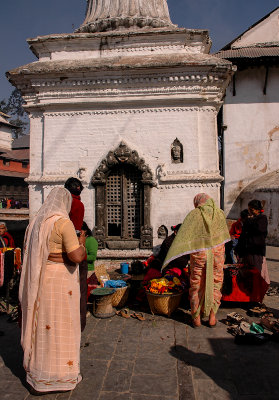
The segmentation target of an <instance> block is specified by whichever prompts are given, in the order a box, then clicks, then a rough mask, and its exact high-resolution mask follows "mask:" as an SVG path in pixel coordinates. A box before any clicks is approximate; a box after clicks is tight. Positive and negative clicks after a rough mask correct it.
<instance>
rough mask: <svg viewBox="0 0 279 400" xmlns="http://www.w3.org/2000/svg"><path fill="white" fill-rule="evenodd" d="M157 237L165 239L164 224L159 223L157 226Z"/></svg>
mask: <svg viewBox="0 0 279 400" xmlns="http://www.w3.org/2000/svg"><path fill="white" fill-rule="evenodd" d="M157 233H158V239H166V237H167V236H168V228H167V227H166V226H165V225H161V226H159V228H158V232H157Z"/></svg>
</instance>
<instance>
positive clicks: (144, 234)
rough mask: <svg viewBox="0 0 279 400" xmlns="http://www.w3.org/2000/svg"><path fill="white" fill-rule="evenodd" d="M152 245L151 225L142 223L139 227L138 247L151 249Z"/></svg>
mask: <svg viewBox="0 0 279 400" xmlns="http://www.w3.org/2000/svg"><path fill="white" fill-rule="evenodd" d="M152 247H153V229H152V227H151V226H148V225H144V226H142V227H141V235H140V248H141V249H152Z"/></svg>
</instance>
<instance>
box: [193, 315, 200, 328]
mask: <svg viewBox="0 0 279 400" xmlns="http://www.w3.org/2000/svg"><path fill="white" fill-rule="evenodd" d="M200 326H201V317H200V316H198V317H197V318H194V319H193V327H194V328H198V327H200Z"/></svg>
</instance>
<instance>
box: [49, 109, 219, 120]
mask: <svg viewBox="0 0 279 400" xmlns="http://www.w3.org/2000/svg"><path fill="white" fill-rule="evenodd" d="M191 111H202V112H213V113H216V108H215V107H204V106H201V107H172V108H166V107H162V108H131V109H122V110H119V109H118V110H94V111H69V112H47V113H45V114H44V115H45V116H46V117H67V118H68V117H76V116H78V115H116V114H144V113H163V112H191Z"/></svg>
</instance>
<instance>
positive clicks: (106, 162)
mask: <svg viewBox="0 0 279 400" xmlns="http://www.w3.org/2000/svg"><path fill="white" fill-rule="evenodd" d="M121 164H127V165H133V166H135V167H136V168H138V169H139V170H140V171H141V172H142V183H143V184H144V185H150V186H155V183H154V181H153V175H152V172H151V170H150V168H149V167H148V166H147V165H146V163H145V161H144V159H143V158H140V157H139V155H138V153H137V152H136V151H135V150H131V149H130V148H129V147H128V146H127V145H126V144H125V143H124V142H123V141H121V143H120V144H119V146H118V147H117V148H116V149H115V150H114V151H110V152H109V153H108V155H107V157H106V158H105V159H103V160H102V161H101V164H100V165H99V167H98V168H97V170H96V171H95V173H94V175H93V177H92V181H91V183H92V185H93V186H97V185H104V184H105V183H106V178H107V176H108V174H109V171H110V170H111V169H112V167H113V166H115V165H121Z"/></svg>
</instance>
